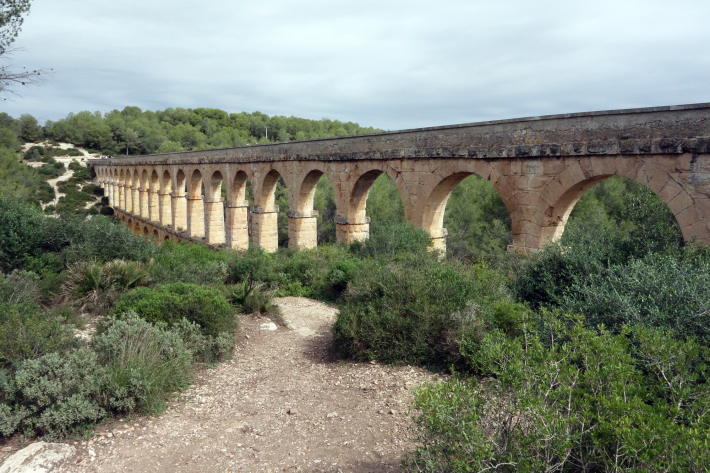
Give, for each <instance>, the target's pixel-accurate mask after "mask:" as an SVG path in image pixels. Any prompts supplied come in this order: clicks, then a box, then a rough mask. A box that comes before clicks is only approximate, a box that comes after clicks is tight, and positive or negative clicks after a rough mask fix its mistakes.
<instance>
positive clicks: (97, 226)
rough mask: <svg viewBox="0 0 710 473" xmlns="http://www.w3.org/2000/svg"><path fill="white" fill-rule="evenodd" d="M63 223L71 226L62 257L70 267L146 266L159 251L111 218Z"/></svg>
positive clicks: (72, 220)
mask: <svg viewBox="0 0 710 473" xmlns="http://www.w3.org/2000/svg"><path fill="white" fill-rule="evenodd" d="M52 220H54V219H52ZM62 222H66V224H67V225H69V226H70V228H69V229H68V231H67V235H66V240H65V241H66V243H65V244H66V245H67V246H65V247H63V249H62V256H63V257H64V259H65V260H66V261H68V262H69V263H76V262H80V261H89V260H96V261H99V262H106V261H111V260H116V259H125V260H130V261H142V262H147V261H148V260H149V259H150V258H151V257H152V255H153V254H154V252H155V251H156V248H157V245H156V244H155V243H153V242H152V241H150V240H149V239H147V238H143V237H141V236H139V235H136V234H135V233H133V232H132V231H131V229H130V228H128V226H126V225H125V224H123V223H121V222H118V221H116V220H115V219H112V218H108V217H103V216H94V217H92V218H91V220H78V221H77V219H75V218H72V217H67V218H65V219H63V220H62Z"/></svg>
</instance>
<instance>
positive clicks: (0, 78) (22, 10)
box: [0, 0, 47, 94]
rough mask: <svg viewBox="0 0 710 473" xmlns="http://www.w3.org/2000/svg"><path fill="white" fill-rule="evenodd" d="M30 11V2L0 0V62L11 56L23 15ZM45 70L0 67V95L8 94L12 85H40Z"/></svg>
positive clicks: (3, 65)
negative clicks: (11, 47) (11, 46)
mask: <svg viewBox="0 0 710 473" xmlns="http://www.w3.org/2000/svg"><path fill="white" fill-rule="evenodd" d="M29 11H30V0H0V60H6V59H7V58H8V57H10V56H11V55H12V52H13V50H12V49H10V45H12V43H13V42H14V41H15V38H17V35H18V34H19V33H20V29H21V28H22V22H23V21H24V18H23V15H25V14H27V13H28V12H29ZM46 73H47V71H46V70H41V69H36V70H28V69H26V68H24V67H23V68H21V69H18V68H16V67H15V66H13V65H12V64H2V65H0V94H2V93H3V92H8V91H9V88H10V87H12V86H13V85H32V84H40V83H42V81H43V80H44V78H43V74H46Z"/></svg>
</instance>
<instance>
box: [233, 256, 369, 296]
mask: <svg viewBox="0 0 710 473" xmlns="http://www.w3.org/2000/svg"><path fill="white" fill-rule="evenodd" d="M357 264H358V259H357V257H356V256H355V255H353V254H352V253H351V252H350V250H349V248H348V247H347V246H345V245H327V246H322V247H319V248H316V249H313V250H304V251H295V250H292V249H286V248H282V249H279V251H278V252H277V253H275V254H269V253H266V252H264V251H263V250H261V249H260V248H250V249H249V250H248V251H246V252H243V253H242V254H238V255H237V256H236V257H235V258H233V259H232V260H231V261H230V263H229V276H228V277H227V282H228V283H231V284H237V283H242V282H243V281H250V282H251V281H253V282H257V283H264V284H266V285H267V286H269V287H271V288H274V289H277V290H276V293H275V295H276V296H279V297H283V296H299V297H311V298H314V299H320V300H326V301H334V300H337V299H338V298H340V296H341V295H342V292H343V291H344V290H345V288H346V287H347V282H348V280H349V278H350V277H351V276H352V274H353V272H354V268H355V267H356V266H357Z"/></svg>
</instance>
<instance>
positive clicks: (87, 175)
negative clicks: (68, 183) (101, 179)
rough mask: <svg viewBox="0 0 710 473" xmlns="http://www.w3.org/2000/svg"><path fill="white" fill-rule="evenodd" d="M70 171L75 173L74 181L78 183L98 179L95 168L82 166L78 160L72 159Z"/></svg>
mask: <svg viewBox="0 0 710 473" xmlns="http://www.w3.org/2000/svg"><path fill="white" fill-rule="evenodd" d="M69 169H71V170H72V171H74V175H73V176H72V179H74V180H75V181H76V182H86V181H90V180H92V179H93V178H94V177H96V172H95V171H94V168H93V167H88V166H82V165H81V163H79V161H77V160H76V159H72V161H71V163H69Z"/></svg>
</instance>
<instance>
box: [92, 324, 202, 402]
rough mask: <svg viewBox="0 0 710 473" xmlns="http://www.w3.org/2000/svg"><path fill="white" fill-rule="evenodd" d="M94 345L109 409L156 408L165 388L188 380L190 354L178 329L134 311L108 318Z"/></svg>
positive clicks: (167, 390)
mask: <svg viewBox="0 0 710 473" xmlns="http://www.w3.org/2000/svg"><path fill="white" fill-rule="evenodd" d="M93 348H94V350H95V351H96V353H97V354H98V358H99V362H100V363H101V364H102V365H103V366H105V367H106V369H107V376H106V379H105V384H104V386H103V390H104V393H105V395H107V398H106V401H108V402H107V403H108V407H109V408H111V409H112V410H117V411H121V412H132V411H138V412H145V413H158V412H160V411H162V410H163V409H164V408H165V401H166V399H167V397H168V394H169V393H171V392H173V391H177V390H180V389H184V388H186V387H187V386H188V385H189V384H190V381H191V374H192V367H191V361H192V353H191V352H190V350H189V349H188V348H187V347H186V346H185V343H184V342H183V339H182V337H181V336H180V332H179V331H178V330H168V329H167V328H166V327H165V325H164V324H157V325H153V324H150V323H149V322H147V321H145V320H143V319H141V318H140V317H139V316H137V315H136V314H135V313H128V314H125V315H124V317H123V319H121V320H112V321H111V322H110V326H109V328H108V329H107V330H106V331H104V332H102V333H101V334H98V335H96V336H95V337H94V340H93Z"/></svg>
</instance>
